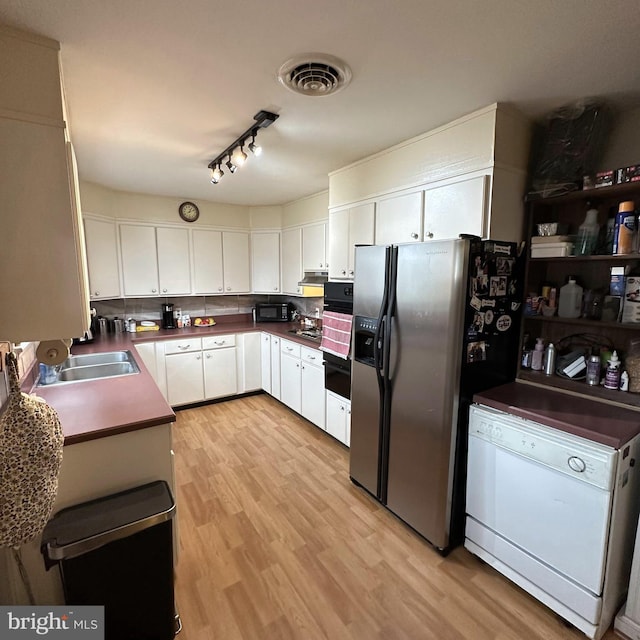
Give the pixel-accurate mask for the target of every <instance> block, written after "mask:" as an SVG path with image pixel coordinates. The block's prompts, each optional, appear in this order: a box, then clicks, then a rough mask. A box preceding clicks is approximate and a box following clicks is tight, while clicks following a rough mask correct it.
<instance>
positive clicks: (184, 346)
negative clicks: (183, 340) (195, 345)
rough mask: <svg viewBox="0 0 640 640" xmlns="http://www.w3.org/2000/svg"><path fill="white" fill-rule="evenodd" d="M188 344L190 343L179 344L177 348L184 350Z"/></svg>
mask: <svg viewBox="0 0 640 640" xmlns="http://www.w3.org/2000/svg"><path fill="white" fill-rule="evenodd" d="M190 346H191V345H190V344H179V345H178V349H180V351H186V350H187V349H188V348H189V347H190Z"/></svg>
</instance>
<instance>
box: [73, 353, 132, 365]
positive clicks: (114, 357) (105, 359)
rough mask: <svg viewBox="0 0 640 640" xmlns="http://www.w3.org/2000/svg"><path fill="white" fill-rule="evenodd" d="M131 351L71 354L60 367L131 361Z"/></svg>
mask: <svg viewBox="0 0 640 640" xmlns="http://www.w3.org/2000/svg"><path fill="white" fill-rule="evenodd" d="M131 360H132V358H131V352H129V351H109V352H107V353H85V354H84V355H80V356H69V357H68V358H67V359H66V360H65V361H64V362H63V363H62V365H61V366H60V369H72V368H75V367H87V366H89V365H93V364H109V363H111V362H131Z"/></svg>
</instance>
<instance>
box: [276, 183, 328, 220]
mask: <svg viewBox="0 0 640 640" xmlns="http://www.w3.org/2000/svg"><path fill="white" fill-rule="evenodd" d="M328 219H329V192H328V191H321V192H320V193H315V194H313V195H311V196H307V197H306V198H300V200H294V201H293V202H288V203H287V204H285V205H283V207H282V227H283V228H285V229H286V228H287V227H295V226H297V225H301V224H308V223H310V222H325V221H326V220H328Z"/></svg>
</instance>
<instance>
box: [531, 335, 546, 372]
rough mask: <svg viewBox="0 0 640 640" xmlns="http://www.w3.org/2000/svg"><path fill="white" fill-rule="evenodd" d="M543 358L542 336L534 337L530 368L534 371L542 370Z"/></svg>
mask: <svg viewBox="0 0 640 640" xmlns="http://www.w3.org/2000/svg"><path fill="white" fill-rule="evenodd" d="M543 359H544V341H543V339H542V338H536V346H535V347H534V349H533V354H532V355H531V368H532V369H533V370H534V371H542V361H543Z"/></svg>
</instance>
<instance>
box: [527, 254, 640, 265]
mask: <svg viewBox="0 0 640 640" xmlns="http://www.w3.org/2000/svg"><path fill="white" fill-rule="evenodd" d="M638 260H640V253H627V254H624V255H604V256H557V257H553V258H529V261H530V262H616V263H625V262H634V261H638Z"/></svg>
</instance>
